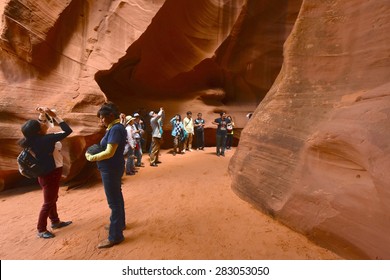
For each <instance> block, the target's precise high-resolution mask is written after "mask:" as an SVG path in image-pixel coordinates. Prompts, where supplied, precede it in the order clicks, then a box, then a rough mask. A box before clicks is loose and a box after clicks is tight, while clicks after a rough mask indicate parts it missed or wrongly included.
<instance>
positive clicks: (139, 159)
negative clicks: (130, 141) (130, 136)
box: [134, 138, 142, 166]
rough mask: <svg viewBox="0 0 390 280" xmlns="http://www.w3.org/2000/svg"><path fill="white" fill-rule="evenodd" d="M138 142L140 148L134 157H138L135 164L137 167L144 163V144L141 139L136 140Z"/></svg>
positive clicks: (135, 151)
mask: <svg viewBox="0 0 390 280" xmlns="http://www.w3.org/2000/svg"><path fill="white" fill-rule="evenodd" d="M135 141H136V142H137V146H138V148H136V149H135V150H134V155H135V156H136V157H137V163H136V164H135V165H136V166H141V163H142V143H141V138H137V139H135Z"/></svg>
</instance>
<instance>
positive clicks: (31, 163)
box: [17, 148, 44, 179]
mask: <svg viewBox="0 0 390 280" xmlns="http://www.w3.org/2000/svg"><path fill="white" fill-rule="evenodd" d="M17 162H18V166H19V172H20V174H22V175H23V176H24V177H27V178H30V179H33V178H37V177H38V176H41V175H42V174H43V171H44V170H43V167H42V166H41V165H40V164H39V163H38V160H37V159H36V157H35V154H34V152H33V151H32V150H31V149H30V148H25V149H23V151H21V153H20V154H19V156H18V158H17Z"/></svg>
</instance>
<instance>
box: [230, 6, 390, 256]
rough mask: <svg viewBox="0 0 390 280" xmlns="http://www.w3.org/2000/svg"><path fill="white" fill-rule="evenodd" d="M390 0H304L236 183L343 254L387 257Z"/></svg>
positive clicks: (242, 149)
mask: <svg viewBox="0 0 390 280" xmlns="http://www.w3.org/2000/svg"><path fill="white" fill-rule="evenodd" d="M389 31H390V2H389V1H380V0H379V1H321V4H318V3H317V2H316V1H304V2H303V4H302V7H301V9H300V13H299V16H298V19H297V21H296V23H295V26H294V29H293V30H292V32H291V34H290V36H289V38H288V40H287V41H286V43H285V45H284V46H285V48H284V61H283V67H282V70H281V72H280V74H279V76H278V78H277V79H276V81H275V83H274V84H273V86H272V88H271V89H270V91H269V92H268V94H267V96H266V97H265V99H264V100H263V101H262V102H261V104H260V105H259V106H258V108H257V109H256V111H255V113H254V115H253V117H252V119H251V120H250V122H249V123H248V124H247V125H246V127H245V128H244V130H243V132H242V134H241V138H240V143H239V146H238V149H237V151H236V153H235V154H234V157H233V158H232V160H231V162H230V166H229V169H230V173H231V174H232V178H233V183H232V185H233V189H234V190H235V192H236V193H237V194H238V195H239V196H240V197H242V198H243V199H245V200H247V201H250V202H251V203H252V204H254V205H256V206H257V207H258V208H259V209H261V210H262V211H264V212H266V213H268V214H269V215H271V216H273V217H275V218H276V219H277V220H279V221H281V222H283V223H284V224H287V225H289V226H290V227H291V228H294V229H295V230H298V231H300V232H302V233H304V234H305V235H307V236H309V238H311V239H312V240H315V241H316V242H318V243H320V244H322V245H323V246H324V247H327V248H331V249H332V250H334V251H335V252H338V253H339V254H340V255H343V256H344V257H346V258H363V259H389V258H390V215H389V213H390V211H389V210H390V203H389V202H390V172H388V170H389V169H390V157H389V153H390V145H389V139H390V138H389V137H390V126H389V117H390V80H389V77H390V32H389Z"/></svg>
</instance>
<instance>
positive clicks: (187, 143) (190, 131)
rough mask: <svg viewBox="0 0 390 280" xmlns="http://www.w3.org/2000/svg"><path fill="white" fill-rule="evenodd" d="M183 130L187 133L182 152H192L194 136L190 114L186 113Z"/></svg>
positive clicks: (189, 112)
mask: <svg viewBox="0 0 390 280" xmlns="http://www.w3.org/2000/svg"><path fill="white" fill-rule="evenodd" d="M183 126H184V130H185V131H187V138H186V139H185V140H184V144H183V152H185V151H186V150H188V151H189V152H192V139H193V136H194V121H193V119H192V112H191V111H188V112H187V116H186V117H185V118H184V119H183Z"/></svg>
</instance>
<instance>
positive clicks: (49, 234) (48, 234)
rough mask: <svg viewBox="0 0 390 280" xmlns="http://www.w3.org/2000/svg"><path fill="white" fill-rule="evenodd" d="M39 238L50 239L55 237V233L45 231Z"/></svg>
mask: <svg viewBox="0 0 390 280" xmlns="http://www.w3.org/2000/svg"><path fill="white" fill-rule="evenodd" d="M37 236H38V237H39V238H44V239H48V238H53V237H54V236H55V235H54V234H53V233H51V232H50V231H43V232H38V233H37Z"/></svg>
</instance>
